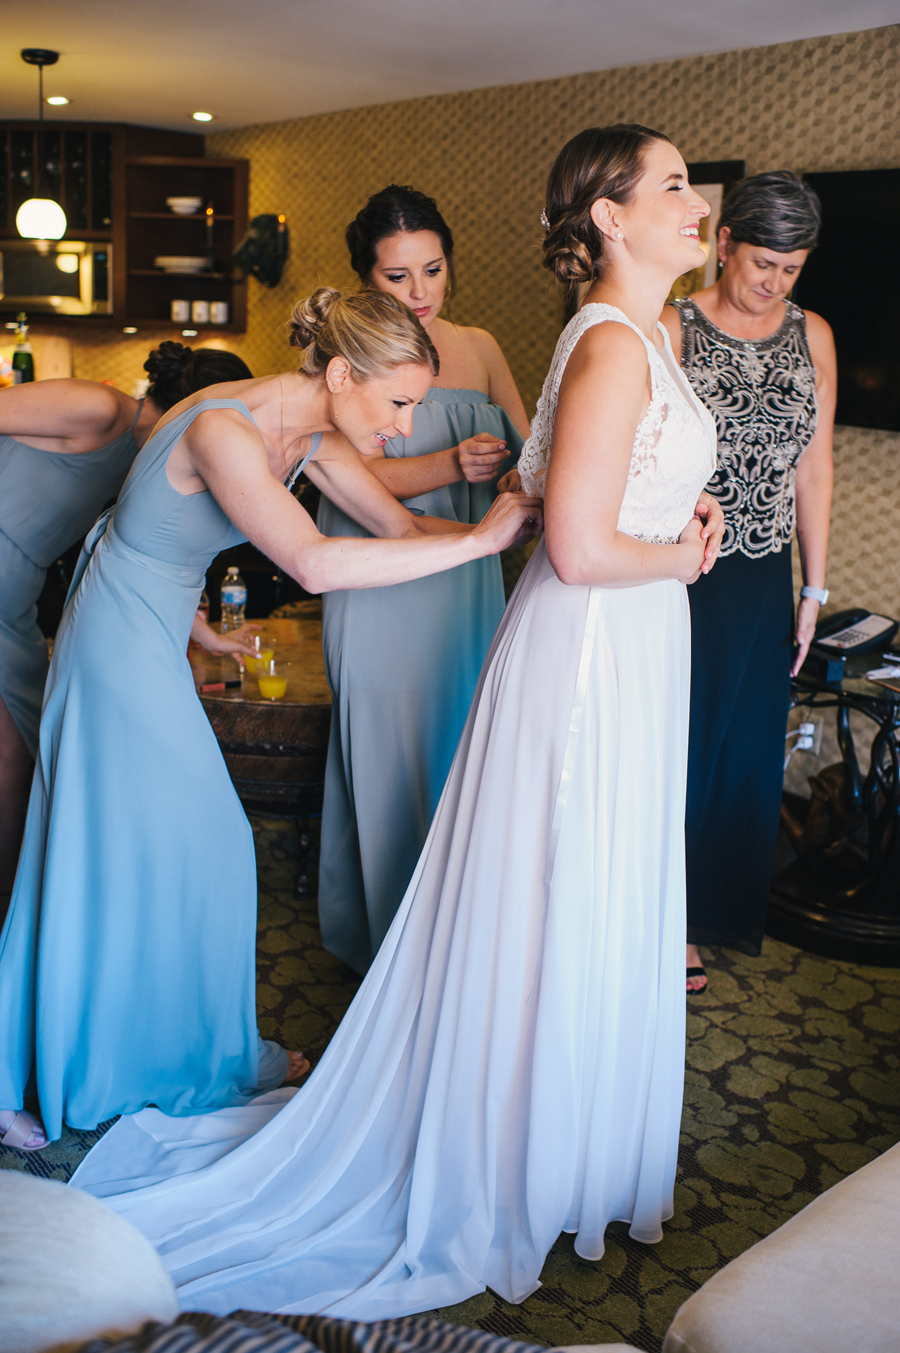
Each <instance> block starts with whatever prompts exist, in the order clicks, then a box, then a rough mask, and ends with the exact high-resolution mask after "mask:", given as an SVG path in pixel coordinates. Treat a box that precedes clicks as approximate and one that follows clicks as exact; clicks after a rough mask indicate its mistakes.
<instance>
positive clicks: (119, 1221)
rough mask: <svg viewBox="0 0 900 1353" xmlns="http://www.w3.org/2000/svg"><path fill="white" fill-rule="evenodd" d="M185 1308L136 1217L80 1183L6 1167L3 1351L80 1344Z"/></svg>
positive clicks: (2, 1175)
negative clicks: (90, 1193) (113, 1209)
mask: <svg viewBox="0 0 900 1353" xmlns="http://www.w3.org/2000/svg"><path fill="white" fill-rule="evenodd" d="M178 1314H179V1306H178V1298H177V1297H176V1295H175V1288H174V1286H173V1284H172V1279H171V1278H170V1277H169V1274H168V1273H167V1271H166V1269H165V1267H164V1265H163V1262H162V1260H161V1259H160V1257H159V1255H158V1254H157V1253H156V1251H155V1250H154V1248H153V1246H152V1245H151V1244H150V1242H149V1241H148V1240H147V1239H145V1237H144V1236H142V1235H141V1233H140V1231H138V1230H136V1229H135V1227H133V1226H132V1225H131V1223H130V1222H127V1221H125V1220H124V1219H123V1218H122V1217H119V1216H117V1215H116V1214H115V1213H114V1212H110V1211H109V1209H108V1208H106V1207H104V1205H103V1204H102V1203H101V1202H98V1201H97V1199H96V1198H91V1197H89V1196H88V1194H86V1193H82V1192H81V1191H80V1190H79V1189H73V1188H67V1187H66V1186H65V1185H64V1184H56V1183H53V1182H52V1181H51V1180H48V1179H37V1178H35V1176H34V1175H30V1174H25V1173H23V1172H22V1171H21V1170H9V1169H6V1170H0V1353H43V1351H44V1350H45V1349H51V1348H52V1349H54V1350H59V1349H60V1346H62V1348H65V1346H66V1345H69V1346H73V1347H74V1346H77V1345H78V1344H81V1343H84V1342H85V1340H87V1339H93V1338H98V1337H100V1336H101V1335H107V1336H109V1335H120V1334H131V1333H134V1332H136V1331H137V1330H138V1329H140V1327H141V1325H142V1324H143V1323H144V1322H145V1321H147V1320H158V1321H160V1322H163V1323H168V1322H169V1321H172V1320H175V1319H176V1318H177V1316H178Z"/></svg>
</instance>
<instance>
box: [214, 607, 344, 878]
mask: <svg viewBox="0 0 900 1353" xmlns="http://www.w3.org/2000/svg"><path fill="white" fill-rule="evenodd" d="M259 626H260V632H261V634H262V635H263V636H268V637H270V638H272V639H274V641H275V656H276V659H278V658H280V659H281V660H282V661H287V662H290V663H291V664H292V665H291V670H290V678H289V681H288V688H287V691H286V692H285V694H284V696H283V697H282V699H280V700H266V699H264V698H263V697H262V696H261V695H260V693H259V688H258V686H257V684H256V678H255V677H254V676H251V675H250V674H249V673H247V672H244V673H242V672H241V670H240V668H239V666H238V663H237V662H235V660H234V659H233V658H229V657H222V658H220V657H215V656H213V654H211V653H207V652H206V651H205V650H204V649H202V648H191V649H190V650H189V652H188V657H189V658H190V662H191V668H192V670H193V674H194V681H195V682H196V683H197V685H198V686H201V685H210V684H213V683H215V682H218V681H236V680H238V679H240V682H241V684H240V686H235V687H233V688H230V689H226V690H220V691H200V692H198V693H199V695H200V702H201V704H202V705H203V708H204V709H205V710H206V714H207V717H208V718H209V721H210V723H211V724H212V726H213V731H214V732H215V735H216V737H217V739H218V742H219V746H220V747H221V749H222V754H223V756H224V757H225V764H226V765H227V767H228V771H229V774H230V775H231V779H232V781H233V783H234V787H235V789H236V790H237V792H238V796H239V797H240V800H241V802H242V803H243V805H244V807H245V808H247V809H248V810H250V811H256V812H262V813H269V814H271V815H274V816H284V817H296V818H297V820H298V826H299V829H300V842H301V870H300V880H299V882H298V885H297V890H298V893H299V894H300V896H309V895H310V883H309V878H308V865H309V858H308V857H309V850H310V840H309V818H310V815H311V814H314V813H318V812H320V811H321V807H322V793H323V790H324V786H325V759H326V755H327V752H328V735H329V731H330V728H331V692H330V690H329V688H328V682H327V681H326V679H325V663H324V659H323V657H322V622H321V620H314V619H302V620H261V621H260V622H259Z"/></svg>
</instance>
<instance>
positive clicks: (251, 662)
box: [244, 634, 275, 676]
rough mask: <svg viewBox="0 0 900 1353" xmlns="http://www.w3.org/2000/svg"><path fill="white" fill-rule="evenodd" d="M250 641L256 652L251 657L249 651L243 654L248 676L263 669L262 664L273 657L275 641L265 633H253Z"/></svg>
mask: <svg viewBox="0 0 900 1353" xmlns="http://www.w3.org/2000/svg"><path fill="white" fill-rule="evenodd" d="M251 642H252V644H253V647H254V648H255V649H256V652H255V654H254V655H253V657H251V656H250V654H249V653H245V654H244V668H245V670H246V671H247V672H248V674H249V675H250V676H255V675H256V673H257V672H262V671H264V670H265V667H264V665H265V664H266V663H270V662H271V661H272V659H273V658H274V656H275V643H274V640H272V639H270V638H269V637H268V635H265V634H254V636H253V639H252V640H251ZM260 664H263V665H262V666H261V665H260Z"/></svg>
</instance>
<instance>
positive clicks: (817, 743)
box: [807, 719, 825, 756]
mask: <svg viewBox="0 0 900 1353" xmlns="http://www.w3.org/2000/svg"><path fill="white" fill-rule="evenodd" d="M807 727H808V728H809V729H810V732H809V734H808V735H807V736H809V737H811V738H812V747H811V748H810V750H811V752H812V754H813V756H821V755H822V733H823V732H824V730H825V720H824V719H810V721H809V724H808V725H807Z"/></svg>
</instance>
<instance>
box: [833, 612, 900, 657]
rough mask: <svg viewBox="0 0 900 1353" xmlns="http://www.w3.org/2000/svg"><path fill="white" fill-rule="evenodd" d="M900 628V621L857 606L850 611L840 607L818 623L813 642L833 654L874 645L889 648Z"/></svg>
mask: <svg viewBox="0 0 900 1353" xmlns="http://www.w3.org/2000/svg"><path fill="white" fill-rule="evenodd" d="M898 629H900V621H897V620H891V619H890V617H889V616H886V615H873V614H872V612H871V611H864V610H863V609H862V608H861V607H855V608H854V609H852V610H849V611H836V612H835V614H834V615H830V616H828V617H827V618H826V619H825V620H823V621H821V623H820V624H818V625H817V626H816V637H815V639H814V640H813V643H814V644H815V645H816V647H817V648H825V649H827V650H828V651H829V653H831V654H832V655H836V654H838V653H841V654H844V655H845V656H846V655H847V654H851V653H868V652H869V650H870V649H873V648H881V649H885V648H887V647H888V646H889V645H890V643H891V641H892V639H893V638H894V635H895V634H896V633H897V630H898Z"/></svg>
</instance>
